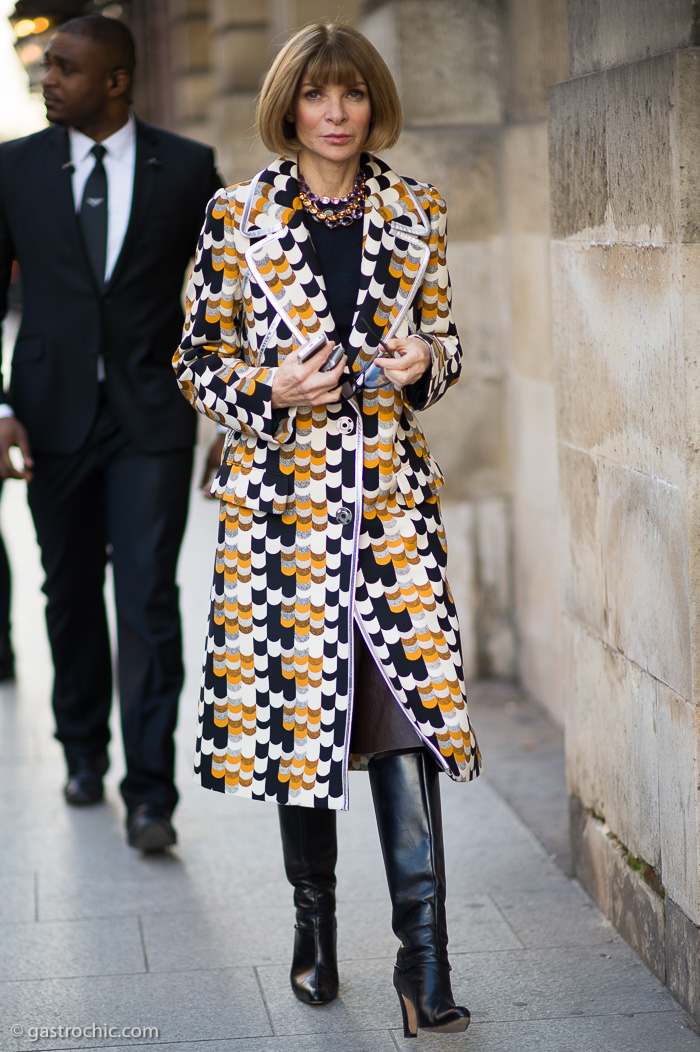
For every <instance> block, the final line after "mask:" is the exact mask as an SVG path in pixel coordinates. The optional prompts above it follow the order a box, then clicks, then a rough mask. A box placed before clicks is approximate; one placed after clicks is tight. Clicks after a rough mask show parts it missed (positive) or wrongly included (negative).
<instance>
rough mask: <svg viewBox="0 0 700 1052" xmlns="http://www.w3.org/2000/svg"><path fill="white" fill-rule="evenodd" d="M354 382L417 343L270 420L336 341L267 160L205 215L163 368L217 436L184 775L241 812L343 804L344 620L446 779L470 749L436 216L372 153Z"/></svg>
mask: <svg viewBox="0 0 700 1052" xmlns="http://www.w3.org/2000/svg"><path fill="white" fill-rule="evenodd" d="M365 171H366V176H367V183H366V186H367V199H366V206H365V215H364V221H363V254H362V265H361V273H360V276H359V286H358V298H357V309H356V312H355V317H354V321H353V328H352V332H351V336H350V341H349V346H348V347H347V351H348V359H349V362H350V368H351V369H352V370H354V371H357V370H359V369H360V368H361V367H362V365H363V363H364V362H365V361H367V359H368V357H370V356H371V355H372V354H373V353H374V351H375V350H376V347H377V341H378V337H380V336H381V337H383V338H390V337H392V336H405V335H408V334H410V333H419V334H420V335H421V336H422V337H424V338H425V339H426V340H427V342H428V343H429V346H430V349H431V366H430V368H429V370H428V373H427V374H426V377H425V378H424V379H423V380H422V381H421V382H420V383H419V384H417V385H414V386H413V387H411V388H407V389H406V390H404V391H399V390H396V389H395V388H394V387H392V386H390V385H387V386H385V387H382V388H379V389H377V390H374V391H367V392H364V394H362V395H357V396H353V397H352V398H350V399H344V400H342V401H341V402H339V403H337V404H335V405H331V406H316V407H299V408H292V409H285V410H274V409H273V408H272V402H271V386H272V382H273V379H274V372H275V369H276V368H278V366H279V364H280V363H281V362H282V361H283V359H284V357H285V356H286V355H287V354H290V353H293V352H296V350H297V349H298V348H299V347H300V346H302V345H303V344H305V343H306V342H307V341H308V340H309V338H310V337H312V336H313V335H314V334H315V333H318V332H319V331H320V330H322V331H323V332H325V333H326V334H327V335H328V337H329V338H333V337H334V323H333V319H332V317H331V315H330V312H329V309H328V304H327V302H326V298H325V286H324V283H323V277H322V275H321V274H320V272H319V269H318V263H317V260H316V256H315V253H314V251H313V248H312V245H311V241H310V239H309V236H308V233H307V230H306V227H305V225H304V223H303V221H302V216H301V202H300V200H299V197H298V184H297V179H296V177H297V170H296V165H295V164H294V163H293V162H292V161H290V160H288V159H279V160H278V161H276V162H275V163H274V164H272V165H270V167H269V168H268V169H267V170H265V171H263V172H261V173H260V174H259V175H258V176H256V177H255V178H254V179H253V180H252V181H250V182H247V183H242V184H239V185H238V186H235V187H231V188H229V189H227V190H222V191H221V192H220V193H219V194H218V195H217V196H216V197H215V198H214V199H213V200H212V201H211V202H210V205H209V208H208V211H207V217H206V220H205V223H204V227H203V229H202V233H201V236H200V242H199V248H198V252H197V259H196V262H195V269H194V273H193V276H192V279H191V281H190V283H189V286H188V290H187V318H186V321H185V329H184V335H183V340H182V344H181V346H180V348H179V350H178V351H177V353H176V354H175V357H174V359H173V364H174V367H175V370H176V373H177V377H178V382H179V384H180V386H181V388H182V390H183V393H184V394H185V395H186V397H187V398H188V399H189V400H190V402H191V403H192V405H193V406H194V407H195V408H196V409H198V410H199V411H200V412H202V413H205V414H206V415H207V416H209V417H211V418H213V419H214V420H217V421H218V422H219V423H222V424H224V425H225V426H226V427H227V428H228V429H229V430H228V433H227V438H226V444H225V447H224V455H223V457H222V464H221V468H220V469H219V472H218V474H217V477H216V479H215V482H214V484H213V487H212V492H213V493H215V494H216V495H218V496H219V497H220V498H221V515H220V529H219V542H218V547H217V555H216V565H215V571H214V582H213V586H212V593H211V613H210V620H209V633H208V639H207V648H206V654H205V660H204V668H203V674H202V688H201V695H200V704H199V720H200V723H199V737H198V742H197V751H196V757H195V769H196V777H197V778H198V779H199V780H200V781H201V783H202V784H203V785H205V786H207V787H209V788H212V789H217V790H219V791H222V792H223V791H229V792H234V793H239V794H241V795H244V796H247V797H252V798H254V799H267V800H274V801H277V802H278V803H295V804H302V805H305V806H318V807H331V808H347V806H348V785H347V775H348V769H349V768H350V766H362V765H363V762H364V758H363V757H358V756H354V757H351V756H350V755H349V740H350V723H351V719H352V697H353V682H352V677H353V631H352V624H353V621H355V622H356V623H357V625H358V627H359V628H360V630H361V632H362V634H363V637H364V639H365V642H366V644H367V646H368V647H369V648H370V651H371V652H372V654H373V656H374V658H375V661H376V662H377V664H378V666H379V668H380V669H381V670H382V672H383V674H384V677H385V679H386V681H387V683H388V684H389V686H390V688H391V691H392V693H393V695H394V697H395V699H396V701H397V704H400V705H401V706H402V707H403V709H404V711H405V712H406V715H407V717H408V718H409V719H410V720H411V722H412V724H413V726H414V727H415V728H416V730H417V731H418V733H419V734H420V735H421V737H422V738H423V740H424V742H425V744H426V745H427V746H428V747H429V748H430V749H431V750H432V752H433V753H434V755H435V756H436V758H437V759H438V761H439V762H440V764H441V765H442V767H443V768H444V769H445V770H446V771H447V772H448V773H449V774H450V776H451V777H453V778H455V779H456V780H459V781H467V780H469V779H471V778H474V777H476V775H477V774H478V773H479V770H480V763H481V760H480V755H479V750H478V746H477V743H476V739H475V737H474V734H473V732H472V730H471V727H470V723H469V718H468V714H467V704H466V692H465V685H464V674H463V669H462V662H461V647H460V637H459V626H458V622H457V617H456V612H455V607H454V603H453V600H452V596H451V593H450V590H449V586H448V584H447V579H446V576H445V573H446V562H447V550H446V544H445V535H444V529H443V526H442V522H441V517H440V507H439V499H438V491H439V488H440V486H441V485H442V476H441V473H440V470H439V468H438V466H437V464H436V462H435V461H434V459H433V458H432V456H431V454H430V451H429V449H428V446H427V443H426V441H425V438H424V436H423V433H422V431H421V429H420V426H419V424H418V421H417V419H416V416H415V411H416V410H422V409H425V408H427V407H428V406H430V405H432V404H433V403H434V402H436V401H437V400H438V399H439V398H440V397H441V396H442V395H443V394H444V393H445V391H446V390H447V389H448V388H449V387H450V386H451V385H452V384H453V383H455V382H456V381H457V379H458V377H459V372H460V368H461V348H460V345H459V340H458V338H457V334H456V331H455V328H454V324H453V321H452V315H451V310H450V286H449V277H448V273H447V265H446V258H445V249H446V241H445V230H446V210H445V204H444V202H443V200H442V199H441V198H440V196H439V194H438V193H437V191H436V190H435V189H434V188H433V187H429V186H426V185H424V184H421V183H417V182H415V181H414V180H410V179H404V178H399V177H398V176H397V175H395V173H394V172H392V171H391V169H389V168H388V167H387V166H386V165H385V164H384V163H383V162H382V161H380V160H379V159H377V158H373V157H371V158H366V159H365Z"/></svg>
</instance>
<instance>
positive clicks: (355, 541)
mask: <svg viewBox="0 0 700 1052" xmlns="http://www.w3.org/2000/svg"><path fill="white" fill-rule="evenodd" d="M346 405H347V406H349V407H350V406H351V407H352V409H353V411H354V412H355V413H356V414H357V434H356V436H355V439H356V441H355V519H354V522H353V527H352V561H351V565H350V597H349V609H348V718H347V721H346V724H345V741H344V742H343V769H342V773H343V804H344V808H345V810H348V809H349V807H350V793H349V787H348V774H349V768H350V733H351V731H352V713H353V708H354V693H355V682H354V681H355V638H354V635H353V627H352V626H353V625H354V623H355V587H356V585H355V581H356V578H357V564H358V561H359V555H360V529H361V526H362V511H363V508H364V489H363V481H364V480H363V477H362V470H363V468H364V432H363V429H362V414H361V413H360V411H359V409H358V408H357V407H356V406H355V405H353V403H352V402H350V400H348V401H347V402H346Z"/></svg>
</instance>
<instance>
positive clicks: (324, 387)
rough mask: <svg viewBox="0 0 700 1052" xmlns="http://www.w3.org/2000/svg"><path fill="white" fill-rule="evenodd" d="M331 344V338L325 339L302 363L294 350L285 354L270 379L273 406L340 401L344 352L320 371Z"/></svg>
mask: <svg viewBox="0 0 700 1052" xmlns="http://www.w3.org/2000/svg"><path fill="white" fill-rule="evenodd" d="M334 347H335V344H334V343H333V342H332V341H331V342H330V343H325V344H324V345H323V347H321V349H320V350H319V351H317V352H316V354H314V355H313V356H312V357H311V358H310V359H309V361H308V362H303V363H301V362H300V361H299V359H298V358H297V355H296V353H293V354H288V355H287V357H286V358H285V359H284V361H283V362H282V364H281V365H280V366H279V368H278V369H277V372H276V373H275V378H274V380H273V381H272V406H273V409H286V408H288V407H289V406H293V405H329V404H330V403H331V402H339V401H340V388H341V382H340V381H341V377H342V375H343V369H344V368H345V360H346V356H345V355H343V357H342V358H341V359H340V361H339V362H338V364H337V365H336V366H335V368H334V369H331V371H330V372H329V373H322V372H321V367H322V366H323V364H324V363H325V362H326V361H327V360H328V357H329V355H330V353H331V351H332V350H333V348H334Z"/></svg>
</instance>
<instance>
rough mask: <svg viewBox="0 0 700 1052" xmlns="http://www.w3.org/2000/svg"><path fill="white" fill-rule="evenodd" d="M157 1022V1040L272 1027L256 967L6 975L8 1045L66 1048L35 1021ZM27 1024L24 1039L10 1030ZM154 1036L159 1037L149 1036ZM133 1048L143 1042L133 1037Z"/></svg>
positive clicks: (8, 1049)
mask: <svg viewBox="0 0 700 1052" xmlns="http://www.w3.org/2000/svg"><path fill="white" fill-rule="evenodd" d="M93 1023H94V1024H95V1025H96V1026H104V1027H115V1028H119V1029H120V1030H121V1028H123V1027H127V1026H128V1027H135V1026H140V1027H147V1026H148V1027H156V1028H157V1030H158V1032H159V1037H158V1042H159V1047H160V1042H168V1041H169V1042H175V1043H177V1042H183V1041H184V1042H187V1047H188V1049H190V1050H192V1049H193V1048H202V1049H205V1048H207V1045H206V1044H205V1042H209V1041H215V1040H216V1041H228V1040H229V1039H232V1040H233V1039H235V1038H249V1037H251V1038H266V1037H267V1036H268V1035H270V1034H271V1032H272V1031H271V1028H270V1023H269V1019H268V1016H267V1013H266V1011H265V1006H264V1003H263V1000H262V997H261V994H260V988H259V986H258V983H257V980H256V978H255V973H254V970H253V969H252V968H228V969H208V970H206V971H195V972H176V973H174V974H171V975H170V974H163V973H160V974H157V975H152V974H151V975H149V974H142V975H125V976H109V977H106V976H101V977H97V978H94V977H93V978H90V979H60V980H51V981H48V982H26V983H6V984H4V986H3V988H2V991H1V993H0V1034H2V1038H3V1041H4V1042H5V1043H4V1044H3V1046H2V1047H3V1052H30V1050H35V1049H37V1048H41V1049H61V1052H65V1050H66V1046H67V1042H66V1040H65V1039H64V1040H56V1041H53V1042H51V1041H49V1042H47V1043H44V1042H37V1041H33V1040H31V1038H30V1037H29V1034H28V1031H29V1028H30V1027H32V1026H37V1027H39V1026H61V1025H62V1026H71V1027H73V1026H76V1027H77V1026H80V1027H86V1026H91V1025H92V1024H93ZM12 1025H21V1026H23V1027H24V1030H25V1034H24V1035H23V1036H22V1037H21V1038H19V1039H13V1038H12V1037H9V1038H8V1037H7V1035H8V1034H9V1033H10V1027H11V1026H12ZM149 1043H151V1044H152V1043H153V1042H149ZM123 1044H124V1041H123V1039H122V1038H116V1037H115V1038H95V1039H90V1038H83V1039H81V1041H80V1043H79V1047H80V1048H81V1049H86V1048H95V1047H111V1046H113V1045H123ZM128 1047H129V1048H132V1049H133V1048H134V1047H137V1044H136V1042H133V1041H132V1042H131V1043H130V1044H129V1046H128Z"/></svg>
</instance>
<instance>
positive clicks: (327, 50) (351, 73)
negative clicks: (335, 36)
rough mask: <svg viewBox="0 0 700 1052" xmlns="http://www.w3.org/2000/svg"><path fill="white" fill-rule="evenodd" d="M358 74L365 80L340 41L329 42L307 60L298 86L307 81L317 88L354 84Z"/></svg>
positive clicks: (355, 62) (353, 59)
mask: <svg viewBox="0 0 700 1052" xmlns="http://www.w3.org/2000/svg"><path fill="white" fill-rule="evenodd" d="M358 74H359V75H360V76H361V77H362V79H363V80H364V79H365V78H364V76H362V73H361V70H360V67H359V65H358V63H357V61H356V59H355V57H354V56H353V55H351V54H350V52H349V50H348V49H347V48H345V47H343V45H342V44H341V42H340V41H338V40H329V41H328V42H327V43H325V44H323V45H322V46H321V47H320V48H319V49H318V51H317V52H316V54H315V55H312V57H311V58H310V59H309V63H308V65H307V67H306V69H305V70H304V72H303V73H302V75H301V77H300V78H299V84H301V83H302V82H303V81H304V80H307V79H308V80H310V81H311V83H312V84H315V85H317V86H318V87H319V88H324V87H325V86H326V85H327V84H334V85H335V84H342V85H348V84H354V83H355V80H356V79H357V77H358Z"/></svg>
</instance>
